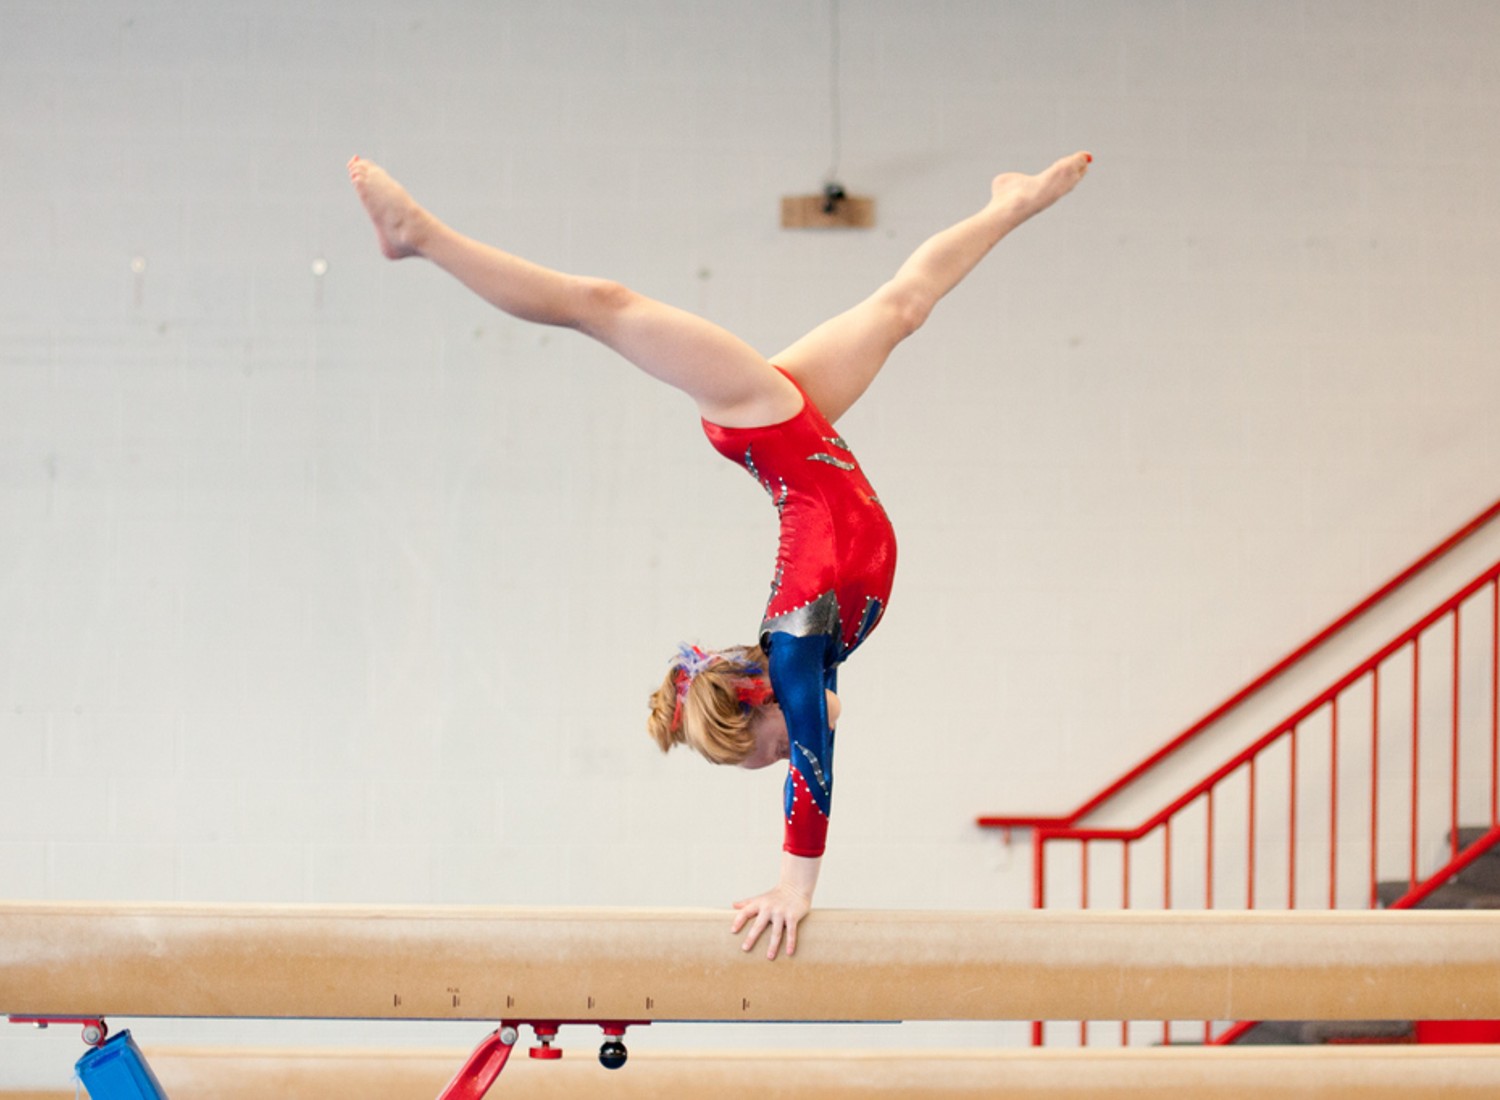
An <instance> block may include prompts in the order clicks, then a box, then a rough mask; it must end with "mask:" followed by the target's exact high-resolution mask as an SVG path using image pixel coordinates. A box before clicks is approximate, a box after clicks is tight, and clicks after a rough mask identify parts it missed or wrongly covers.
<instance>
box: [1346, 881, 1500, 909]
mask: <svg viewBox="0 0 1500 1100" xmlns="http://www.w3.org/2000/svg"><path fill="white" fill-rule="evenodd" d="M1410 890H1411V886H1410V884H1409V883H1407V882H1405V881H1404V880H1403V881H1400V882H1381V883H1378V884H1376V887H1375V894H1376V896H1377V897H1378V898H1379V899H1380V906H1381V908H1382V909H1385V908H1389V907H1390V906H1392V905H1394V904H1395V903H1396V902H1398V901H1400V900H1401V899H1402V898H1403V897H1405V896H1406V894H1407V893H1408V892H1409V891H1410ZM1416 908H1418V909H1500V890H1495V889H1490V888H1489V887H1487V886H1483V885H1475V884H1473V883H1471V882H1469V881H1468V879H1467V877H1466V876H1464V875H1460V876H1458V877H1457V878H1456V879H1454V880H1453V881H1452V882H1450V883H1448V885H1446V886H1439V887H1438V888H1437V889H1436V890H1434V891H1433V892H1432V893H1431V894H1428V895H1427V897H1425V898H1423V899H1422V900H1421V901H1420V902H1418V903H1417V906H1416Z"/></svg>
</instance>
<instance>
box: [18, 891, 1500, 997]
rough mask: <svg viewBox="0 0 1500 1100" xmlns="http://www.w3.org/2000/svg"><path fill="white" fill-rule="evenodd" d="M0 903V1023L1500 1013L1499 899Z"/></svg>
mask: <svg viewBox="0 0 1500 1100" xmlns="http://www.w3.org/2000/svg"><path fill="white" fill-rule="evenodd" d="M738 943H739V941H738V938H737V937H735V936H732V935H731V934H730V932H729V915H728V914H726V913H724V912H719V911H713V910H640V909H635V910H629V909H615V910H612V909H495V908H444V909H421V908H398V909H376V908H363V907H331V906H255V907H248V908H246V907H239V906H223V905H220V906H209V905H173V904H160V905H144V904H142V905H93V904H68V903H50V902H47V903H42V902H38V903H7V904H0V1015H4V1014H10V1015H18V1016H51V1017H70V1016H101V1017H141V1016H167V1017H182V1018H186V1017H216V1018H230V1017H264V1018H297V1017H301V1018H314V1019H405V1020H484V1021H491V1022H493V1021H499V1020H512V1021H526V1022H529V1021H535V1020H576V1021H643V1022H644V1021H653V1020H660V1021H666V1020H714V1021H740V1020H746V1021H751V1020H753V1021H774V1020H804V1021H832V1020H858V1021H895V1020H1033V1019H1035V1020H1048V1019H1059V1020H1079V1019H1091V1020H1122V1019H1130V1020H1171V1019H1183V1020H1187V1019H1197V1020H1238V1019H1254V1020H1276V1019H1300V1020H1342V1019H1434V1020H1472V1019H1500V912H1485V911H1472V910H1470V911H1452V910H1450V911H1443V910H1409V911H1403V912H1367V911H1357V912H1355V911H1349V912H1337V911H1335V912H1299V911H1293V912H1271V911H1261V912H1227V911H1218V912H1187V911H1169V912H1144V911H1135V912H1104V911H1086V912H1064V911H1056V910H1042V911H1025V912H1001V913H991V912H986V913H979V912H972V913H970V912H959V913H937V912H928V913H923V912H903V911H897V912H863V911H854V910H847V911H841V910H829V909H823V910H818V911H816V912H814V913H813V914H812V916H811V917H809V918H808V920H807V921H806V922H805V923H804V925H803V927H802V930H801V933H800V935H799V943H798V949H797V955H796V957H794V958H791V959H787V958H782V959H778V960H777V961H775V962H767V961H766V959H765V957H764V955H763V953H762V952H758V951H757V952H751V953H748V954H747V953H744V952H741V951H740V950H739V946H738Z"/></svg>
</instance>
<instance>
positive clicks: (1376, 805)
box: [1370, 665, 1380, 909]
mask: <svg viewBox="0 0 1500 1100" xmlns="http://www.w3.org/2000/svg"><path fill="white" fill-rule="evenodd" d="M1379 905H1380V666H1379V665H1376V666H1375V669H1374V671H1373V672H1372V673H1371V674H1370V908H1371V909H1375V908H1378V907H1379Z"/></svg>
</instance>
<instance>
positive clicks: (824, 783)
mask: <svg viewBox="0 0 1500 1100" xmlns="http://www.w3.org/2000/svg"><path fill="white" fill-rule="evenodd" d="M797 751H798V752H800V753H801V754H802V755H803V756H805V757H807V762H808V763H809V764H811V765H812V770H813V778H814V779H816V780H817V781H818V789H819V790H821V791H822V792H823V794H824V795H827V794H828V778H827V777H826V776H825V775H824V774H823V764H822V761H820V760H819V759H818V758H817V757H816V756H814V755H813V754H812V753H811V752H809V751H808V748H807V746H806V745H798V746H797ZM802 779H803V781H804V782H805V781H806V780H807V776H805V775H804V776H803V777H802Z"/></svg>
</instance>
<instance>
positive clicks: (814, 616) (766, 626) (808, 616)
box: [760, 588, 842, 638]
mask: <svg viewBox="0 0 1500 1100" xmlns="http://www.w3.org/2000/svg"><path fill="white" fill-rule="evenodd" d="M841 623H842V619H841V618H840V616H839V597H838V593H837V592H835V591H834V590H833V589H831V588H830V589H829V590H828V591H827V592H824V593H823V594H822V595H821V596H818V597H816V598H815V599H811V600H809V601H808V602H807V603H805V604H802V605H801V606H800V607H794V608H792V609H791V610H790V611H783V612H782V613H781V614H780V615H775V616H772V617H771V618H768V619H766V620H765V621H764V622H762V623H761V624H760V633H761V637H765V636H766V635H767V634H790V635H792V636H793V637H794V638H814V637H820V636H821V637H828V636H829V635H832V636H833V637H841V636H842V633H841V629H840V627H841Z"/></svg>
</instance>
